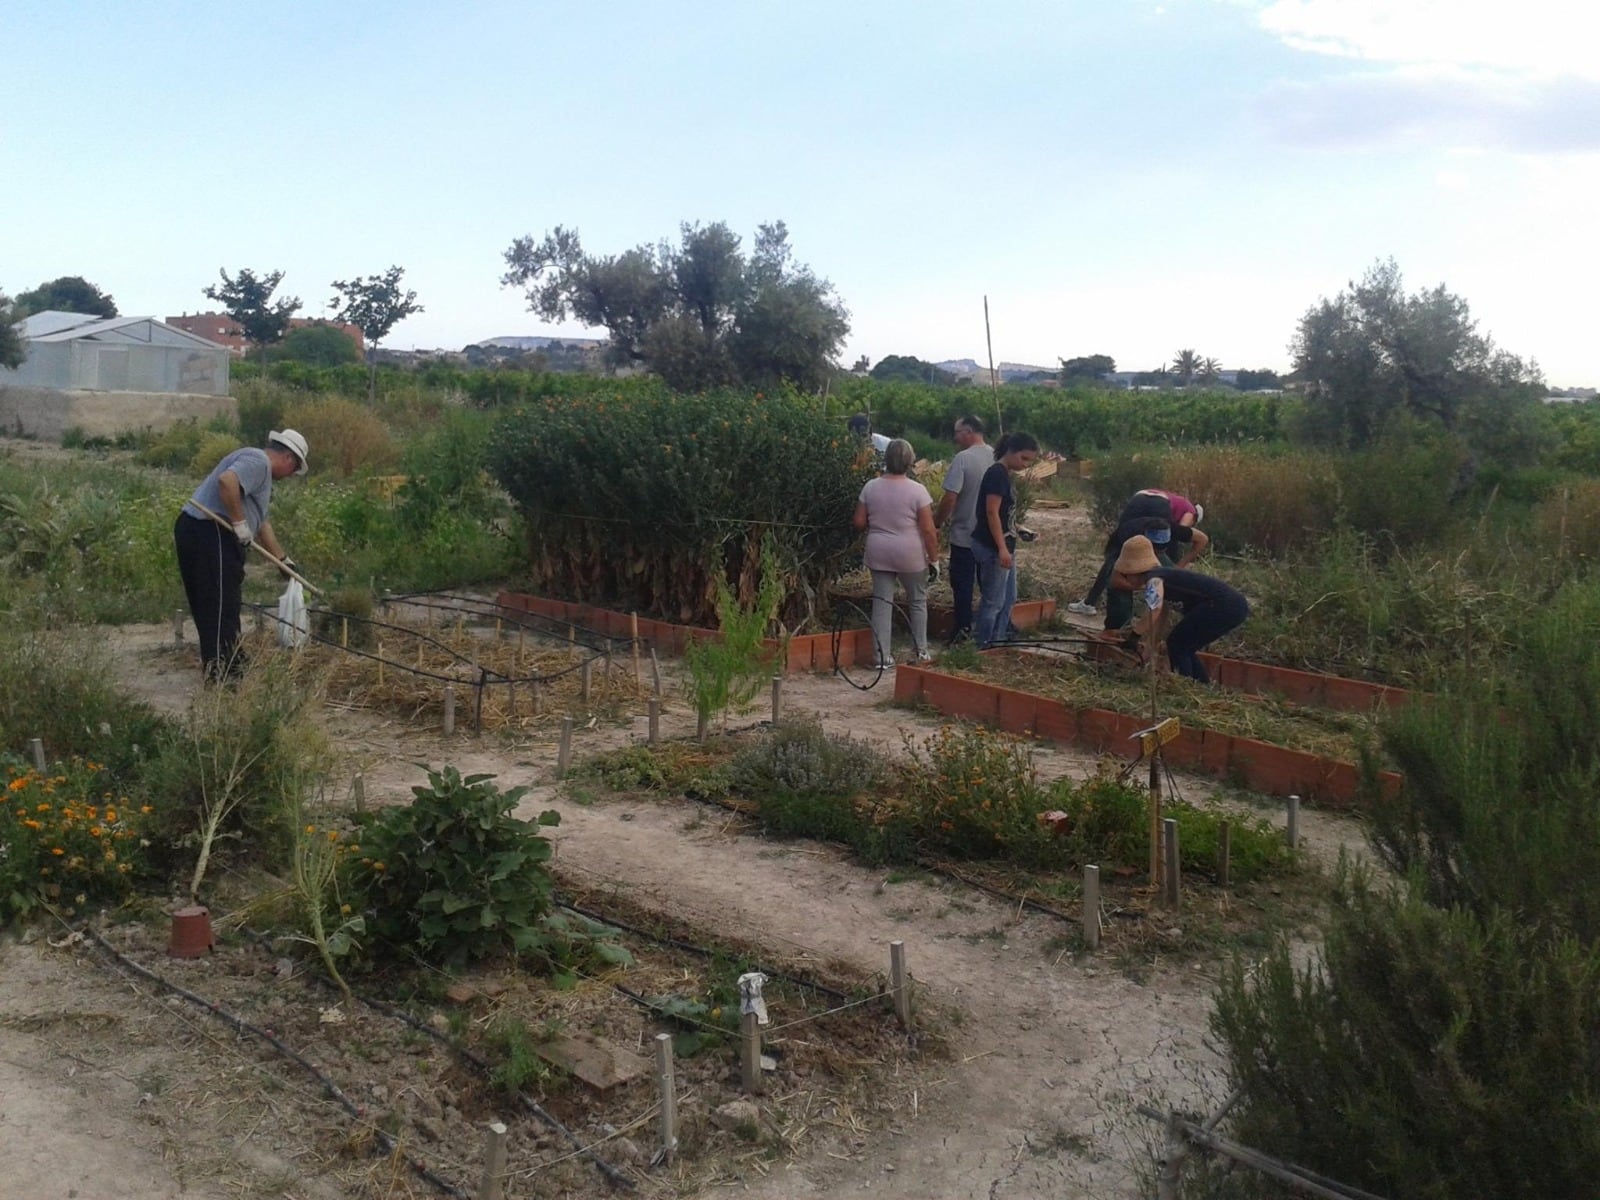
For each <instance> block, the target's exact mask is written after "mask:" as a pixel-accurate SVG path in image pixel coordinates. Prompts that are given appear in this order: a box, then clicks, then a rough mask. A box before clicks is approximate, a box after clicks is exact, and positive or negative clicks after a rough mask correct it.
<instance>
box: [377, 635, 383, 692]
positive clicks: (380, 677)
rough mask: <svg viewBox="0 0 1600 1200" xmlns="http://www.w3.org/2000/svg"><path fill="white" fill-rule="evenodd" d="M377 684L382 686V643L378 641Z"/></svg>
mask: <svg viewBox="0 0 1600 1200" xmlns="http://www.w3.org/2000/svg"><path fill="white" fill-rule="evenodd" d="M378 686H379V687H382V686H383V643H382V642H379V643H378Z"/></svg>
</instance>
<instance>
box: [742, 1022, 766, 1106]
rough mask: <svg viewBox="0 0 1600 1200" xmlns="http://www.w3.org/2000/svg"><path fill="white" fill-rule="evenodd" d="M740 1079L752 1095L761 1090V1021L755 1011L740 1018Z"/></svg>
mask: <svg viewBox="0 0 1600 1200" xmlns="http://www.w3.org/2000/svg"><path fill="white" fill-rule="evenodd" d="M739 1079H740V1082H741V1083H742V1084H743V1086H744V1090H745V1091H747V1092H749V1093H750V1094H751V1095H757V1094H759V1093H760V1091H761V1022H760V1019H759V1018H757V1016H756V1015H755V1013H753V1012H747V1013H745V1014H743V1015H742V1016H741V1017H740V1018H739Z"/></svg>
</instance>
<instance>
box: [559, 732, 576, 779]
mask: <svg viewBox="0 0 1600 1200" xmlns="http://www.w3.org/2000/svg"><path fill="white" fill-rule="evenodd" d="M571 761H572V718H571V717H562V718H561V742H560V744H559V745H558V746H557V747H556V778H557V779H560V778H561V777H562V776H564V775H565V774H566V773H567V764H568V763H569V762H571Z"/></svg>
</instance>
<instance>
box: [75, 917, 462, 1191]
mask: <svg viewBox="0 0 1600 1200" xmlns="http://www.w3.org/2000/svg"><path fill="white" fill-rule="evenodd" d="M78 932H80V933H82V934H84V935H85V936H87V937H88V938H89V939H90V940H91V941H92V942H94V944H95V945H97V946H98V947H100V949H102V950H104V951H105V952H106V953H107V954H109V955H111V957H112V958H114V959H115V960H116V961H117V962H118V963H120V964H121V965H122V966H123V967H125V968H127V969H128V970H130V971H132V972H133V973H134V974H136V975H139V976H141V977H143V978H145V979H148V980H149V981H150V982H152V983H154V984H156V985H158V986H160V987H163V988H166V989H167V990H168V991H169V992H172V993H173V994H174V995H176V996H181V997H182V998H183V999H185V1000H187V1001H188V1002H189V1003H190V1004H193V1005H195V1006H197V1007H199V1008H202V1009H204V1010H205V1011H206V1012H208V1013H210V1014H211V1015H212V1016H214V1017H216V1018H217V1019H218V1020H220V1021H222V1022H223V1023H224V1024H227V1025H231V1026H232V1027H233V1028H234V1029H235V1030H237V1031H238V1032H240V1033H248V1034H250V1035H252V1036H253V1037H257V1038H260V1039H261V1040H262V1041H264V1042H266V1043H267V1044H268V1045H269V1046H271V1047H272V1048H273V1049H274V1050H276V1051H277V1052H278V1053H279V1054H281V1055H283V1057H285V1058H287V1059H288V1060H289V1061H290V1062H292V1063H294V1064H295V1065H296V1066H298V1067H300V1068H301V1069H302V1070H304V1071H305V1072H306V1073H307V1074H308V1075H310V1076H311V1077H312V1078H313V1079H315V1080H316V1081H317V1082H318V1083H320V1084H321V1085H322V1088H323V1090H324V1091H326V1092H327V1093H328V1095H329V1096H331V1097H333V1099H334V1100H335V1101H336V1102H337V1103H338V1105H339V1107H340V1108H342V1109H344V1110H345V1112H347V1113H349V1114H350V1115H351V1116H352V1117H354V1118H355V1119H356V1120H357V1121H361V1122H363V1123H365V1124H367V1125H368V1127H369V1128H371V1130H372V1132H373V1133H374V1134H375V1135H376V1137H377V1139H378V1142H379V1144H380V1145H381V1146H382V1147H383V1148H384V1151H385V1152H386V1153H388V1154H391V1155H400V1156H401V1157H402V1158H404V1159H405V1162H406V1165H407V1166H409V1167H410V1168H411V1169H412V1170H413V1171H415V1172H416V1173H417V1175H418V1176H419V1177H420V1178H422V1179H424V1180H426V1181H427V1182H428V1183H430V1184H432V1185H433V1186H434V1187H435V1188H437V1189H438V1190H439V1191H441V1192H443V1193H444V1194H445V1195H447V1196H454V1197H456V1198H457V1200H472V1198H471V1197H470V1196H469V1195H468V1194H467V1193H466V1192H464V1191H462V1190H461V1189H460V1188H458V1187H456V1185H455V1184H453V1183H451V1182H450V1181H449V1180H448V1179H444V1178H442V1177H441V1176H439V1175H437V1174H435V1173H434V1172H433V1171H431V1170H430V1169H429V1168H428V1167H427V1166H425V1165H424V1164H423V1163H422V1162H421V1161H420V1160H419V1159H415V1158H413V1157H412V1156H411V1155H409V1154H405V1153H403V1152H402V1151H401V1149H400V1143H399V1142H398V1141H396V1140H395V1139H394V1137H393V1136H391V1135H390V1134H389V1133H388V1132H387V1131H385V1130H384V1129H381V1128H379V1127H378V1126H377V1125H375V1124H372V1123H371V1122H367V1121H366V1120H365V1118H364V1117H363V1116H362V1114H361V1109H360V1108H359V1107H358V1106H357V1105H356V1104H355V1102H354V1101H352V1100H351V1099H350V1097H349V1096H347V1095H345V1094H344V1092H343V1090H342V1089H341V1088H340V1087H339V1085H338V1084H336V1083H334V1082H333V1080H331V1079H329V1078H328V1077H327V1076H326V1075H324V1074H323V1073H322V1072H321V1071H319V1070H318V1069H317V1068H316V1067H315V1066H313V1065H312V1063H311V1062H310V1061H309V1060H308V1059H306V1058H305V1057H304V1056H303V1055H301V1054H300V1053H299V1052H298V1051H296V1050H294V1049H292V1048H291V1047H289V1046H287V1045H285V1044H284V1043H283V1041H282V1040H280V1039H279V1038H278V1037H276V1036H275V1035H274V1034H272V1033H269V1032H268V1031H267V1030H265V1029H261V1028H259V1027H257V1026H255V1025H252V1024H250V1022H248V1021H246V1020H245V1019H244V1018H243V1017H240V1016H237V1015H235V1014H234V1013H231V1012H229V1011H228V1010H227V1009H225V1008H223V1007H222V1006H221V1005H218V1004H213V1003H212V1002H211V1001H210V1000H207V999H206V998H205V997H204V996H200V995H197V994H196V993H194V992H191V991H189V990H188V989H187V988H184V987H180V986H179V985H178V984H176V983H173V982H172V981H171V980H170V979H165V978H163V977H162V976H160V975H158V974H156V973H155V972H154V971H152V970H150V969H149V968H147V967H142V966H140V965H139V964H138V963H136V962H134V961H133V960H132V959H131V958H129V957H127V956H126V955H125V954H123V953H122V952H121V951H119V950H117V948H116V947H114V946H112V945H111V944H110V943H109V942H107V941H106V940H105V939H104V938H103V937H101V936H100V935H99V934H98V933H96V932H95V930H94V927H93V926H92V925H90V924H89V923H88V922H85V923H84V924H83V925H82V926H81V927H80V929H79V930H78Z"/></svg>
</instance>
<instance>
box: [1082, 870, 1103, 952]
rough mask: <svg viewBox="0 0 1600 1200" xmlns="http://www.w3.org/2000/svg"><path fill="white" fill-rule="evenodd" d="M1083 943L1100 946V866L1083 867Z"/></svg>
mask: <svg viewBox="0 0 1600 1200" xmlns="http://www.w3.org/2000/svg"><path fill="white" fill-rule="evenodd" d="M1083 944H1084V945H1085V946H1087V947H1088V948H1089V949H1091V950H1098V949H1099V948H1100V868H1099V867H1097V866H1093V865H1090V866H1086V867H1084V868H1083Z"/></svg>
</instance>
